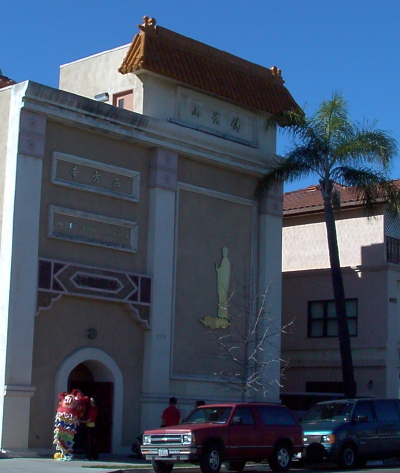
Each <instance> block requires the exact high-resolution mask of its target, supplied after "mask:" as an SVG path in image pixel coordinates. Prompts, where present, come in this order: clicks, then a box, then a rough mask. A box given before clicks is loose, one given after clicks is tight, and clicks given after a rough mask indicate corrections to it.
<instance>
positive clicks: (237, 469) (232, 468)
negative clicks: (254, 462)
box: [225, 462, 246, 473]
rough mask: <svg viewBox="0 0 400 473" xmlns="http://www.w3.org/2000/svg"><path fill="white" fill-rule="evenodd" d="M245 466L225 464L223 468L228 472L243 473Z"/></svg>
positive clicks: (244, 464)
mask: <svg viewBox="0 0 400 473" xmlns="http://www.w3.org/2000/svg"><path fill="white" fill-rule="evenodd" d="M245 466H246V462H225V468H226V469H227V470H228V471H235V472H237V473H240V472H241V471H243V470H244V467H245Z"/></svg>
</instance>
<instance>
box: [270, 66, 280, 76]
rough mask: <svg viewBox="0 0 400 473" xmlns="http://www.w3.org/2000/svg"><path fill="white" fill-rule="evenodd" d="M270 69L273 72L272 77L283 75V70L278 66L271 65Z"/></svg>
mask: <svg viewBox="0 0 400 473" xmlns="http://www.w3.org/2000/svg"><path fill="white" fill-rule="evenodd" d="M269 70H270V71H271V72H272V77H282V71H281V70H280V69H278V68H277V67H276V66H272V67H270V68H269Z"/></svg>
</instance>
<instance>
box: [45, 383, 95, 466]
mask: <svg viewBox="0 0 400 473" xmlns="http://www.w3.org/2000/svg"><path fill="white" fill-rule="evenodd" d="M58 397H59V399H60V400H59V403H58V408H57V413H56V419H55V429H54V441H53V443H54V444H55V445H56V450H57V452H56V453H55V454H54V458H55V459H56V460H71V459H72V454H73V447H74V436H75V433H76V428H77V426H78V425H79V421H80V420H81V419H82V418H83V417H84V415H85V412H86V409H87V405H88V401H89V398H88V397H87V396H84V395H83V394H82V392H81V390H80V389H73V390H72V391H71V393H69V394H68V393H66V392H63V393H60V394H59V395H58Z"/></svg>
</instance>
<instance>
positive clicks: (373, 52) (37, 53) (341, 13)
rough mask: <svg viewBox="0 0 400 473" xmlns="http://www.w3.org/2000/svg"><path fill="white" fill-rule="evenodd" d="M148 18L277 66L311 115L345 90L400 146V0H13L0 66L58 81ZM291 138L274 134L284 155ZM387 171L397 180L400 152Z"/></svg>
mask: <svg viewBox="0 0 400 473" xmlns="http://www.w3.org/2000/svg"><path fill="white" fill-rule="evenodd" d="M144 15H147V16H150V17H154V18H155V19H156V20H157V24H159V25H160V26H164V27H166V28H169V29H172V30H174V31H176V32H178V33H181V34H183V35H186V36H190V37H192V38H194V39H196V40H198V41H202V42H204V43H207V44H210V45H211V46H214V47H216V48H219V49H222V50H225V51H228V52H230V53H232V54H235V55H237V56H240V57H243V58H245V59H247V60H249V61H252V62H255V63H257V64H261V65H262V66H265V67H268V68H269V67H271V66H277V67H279V68H280V69H282V76H283V78H284V80H285V81H286V86H287V87H288V89H289V90H290V92H291V93H292V95H293V96H294V98H295V99H296V101H297V102H298V103H299V104H300V105H301V106H304V105H305V104H307V106H306V107H307V108H306V109H307V110H309V111H310V112H312V111H313V110H314V108H315V106H316V105H317V104H319V103H321V101H322V100H326V99H329V98H330V97H331V95H332V92H333V91H340V92H342V93H343V94H344V95H345V98H346V99H347V100H348V102H349V109H350V116H351V119H352V120H353V121H363V120H364V119H368V120H369V121H373V120H378V123H377V127H378V128H380V129H383V130H386V131H390V132H391V134H392V136H393V137H394V138H396V140H397V141H398V142H399V144H400V120H399V113H400V66H399V61H400V27H399V25H400V1H399V0H247V1H244V0H240V1H239V0H199V1H193V0H136V1H133V0H112V1H111V0H79V1H78V0H69V1H68V2H67V1H62V0H40V1H39V2H33V1H32V0H12V1H9V2H3V5H2V6H1V9H0V32H1V38H2V47H1V48H0V69H1V70H2V72H3V74H4V75H6V76H8V77H11V78H12V79H14V80H16V81H18V82H20V81H23V80H26V79H30V80H33V81H36V82H40V83H43V84H46V85H49V86H51V87H57V86H58V72H59V66H60V65H61V64H65V63H68V62H71V61H74V60H76V59H80V58H82V57H86V56H89V55H92V54H95V53H98V52H101V51H104V50H107V49H112V48H115V47H118V46H121V45H124V44H128V43H130V42H131V40H132V38H133V36H134V35H135V34H136V33H137V32H138V28H137V24H138V23H142V17H143V16H144ZM286 145H287V144H286V140H285V139H284V138H283V137H280V138H278V152H280V153H284V151H285V148H286ZM391 175H392V177H393V178H396V179H397V178H400V156H399V157H397V158H396V160H395V163H394V167H393V171H392V173H391ZM314 183H317V182H316V178H313V179H310V180H309V181H302V182H297V183H294V184H291V185H289V186H286V187H285V190H287V191H290V190H294V189H298V188H300V187H305V186H306V185H309V184H314Z"/></svg>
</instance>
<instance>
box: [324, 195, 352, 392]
mask: <svg viewBox="0 0 400 473" xmlns="http://www.w3.org/2000/svg"><path fill="white" fill-rule="evenodd" d="M323 197H324V213H325V223H326V234H327V238H328V247H329V258H330V262H331V276H332V285H333V295H334V299H335V307H336V317H337V325H338V336H339V346H340V357H341V361H342V376H343V392H344V395H345V396H346V397H355V395H356V383H355V381H354V368H353V358H352V354H351V345H350V334H349V327H348V325H347V314H346V298H345V293H344V284H343V276H342V269H341V266H340V260H339V247H338V242H337V234H336V224H335V217H334V215H333V208H332V203H331V200H330V199H329V198H328V197H325V196H323Z"/></svg>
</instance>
